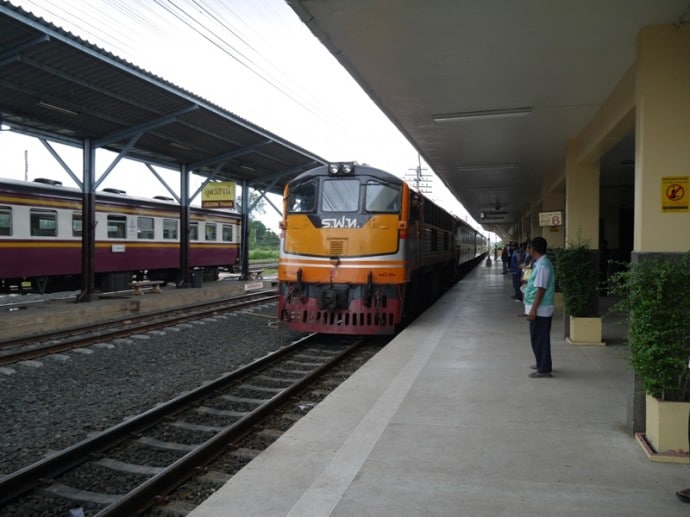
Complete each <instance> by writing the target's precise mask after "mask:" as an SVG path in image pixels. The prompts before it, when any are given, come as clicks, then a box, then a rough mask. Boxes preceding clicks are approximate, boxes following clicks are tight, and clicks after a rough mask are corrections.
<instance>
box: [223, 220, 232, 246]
mask: <svg viewBox="0 0 690 517" xmlns="http://www.w3.org/2000/svg"><path fill="white" fill-rule="evenodd" d="M232 233H233V227H232V225H231V224H224V225H223V236H222V239H223V242H232Z"/></svg>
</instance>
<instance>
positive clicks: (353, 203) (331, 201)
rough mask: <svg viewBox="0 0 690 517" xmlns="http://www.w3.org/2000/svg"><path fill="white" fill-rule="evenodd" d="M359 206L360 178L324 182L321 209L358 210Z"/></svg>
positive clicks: (333, 210)
mask: <svg viewBox="0 0 690 517" xmlns="http://www.w3.org/2000/svg"><path fill="white" fill-rule="evenodd" d="M358 208H359V180H342V179H338V180H327V181H324V182H323V196H322V200H321V210H323V211H324V212H356V211H357V209H358Z"/></svg>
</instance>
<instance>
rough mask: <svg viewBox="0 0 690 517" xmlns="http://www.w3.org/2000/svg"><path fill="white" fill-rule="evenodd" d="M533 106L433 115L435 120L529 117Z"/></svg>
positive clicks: (452, 120)
mask: <svg viewBox="0 0 690 517" xmlns="http://www.w3.org/2000/svg"><path fill="white" fill-rule="evenodd" d="M531 114H532V108H513V109H506V110H485V111H466V112H464V113H448V114H445V115H432V117H431V118H432V119H433V121H434V122H456V121H459V120H486V119H492V118H514V117H529V116H530V115H531Z"/></svg>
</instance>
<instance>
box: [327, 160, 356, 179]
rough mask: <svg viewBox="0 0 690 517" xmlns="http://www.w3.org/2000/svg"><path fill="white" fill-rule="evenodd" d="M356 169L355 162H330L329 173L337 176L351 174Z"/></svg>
mask: <svg viewBox="0 0 690 517" xmlns="http://www.w3.org/2000/svg"><path fill="white" fill-rule="evenodd" d="M354 171H355V162H339V163H329V164H328V174H330V175H331V176H337V175H339V174H342V175H349V174H352V173H353V172H354Z"/></svg>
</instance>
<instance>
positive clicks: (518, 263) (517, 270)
mask: <svg viewBox="0 0 690 517" xmlns="http://www.w3.org/2000/svg"><path fill="white" fill-rule="evenodd" d="M523 260H524V256H523V255H522V249H521V248H520V246H517V247H516V248H515V251H513V254H512V255H511V256H510V273H511V274H512V275H513V291H514V293H515V294H513V300H515V301H517V302H521V301H522V291H521V290H520V278H521V277H522V261H523Z"/></svg>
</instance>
